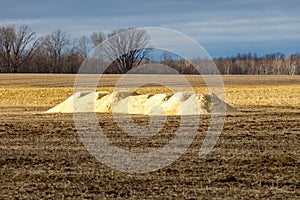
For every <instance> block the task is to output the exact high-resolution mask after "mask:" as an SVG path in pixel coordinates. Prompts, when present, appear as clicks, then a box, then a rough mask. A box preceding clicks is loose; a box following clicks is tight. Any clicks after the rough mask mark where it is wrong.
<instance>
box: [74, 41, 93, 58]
mask: <svg viewBox="0 0 300 200" xmlns="http://www.w3.org/2000/svg"><path fill="white" fill-rule="evenodd" d="M89 44H90V39H89V38H88V37H86V36H82V37H81V38H80V39H79V40H78V45H77V46H78V50H79V53H81V54H82V55H83V56H84V57H85V58H86V57H87V55H88V48H89Z"/></svg>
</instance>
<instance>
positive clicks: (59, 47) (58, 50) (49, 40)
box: [43, 29, 70, 71]
mask: <svg viewBox="0 0 300 200" xmlns="http://www.w3.org/2000/svg"><path fill="white" fill-rule="evenodd" d="M43 45H44V47H45V48H46V49H47V51H48V54H49V56H50V58H51V60H52V66H53V67H56V68H57V67H58V66H59V65H61V63H62V55H63V53H64V51H66V50H67V47H68V45H70V39H69V35H68V34H67V33H66V32H62V31H61V30H60V29H59V30H57V31H54V32H52V33H51V34H48V35H46V36H45V37H44V40H43ZM57 70H58V69H56V71H57ZM58 71H59V70H58Z"/></svg>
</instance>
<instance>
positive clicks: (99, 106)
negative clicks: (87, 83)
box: [46, 91, 237, 115]
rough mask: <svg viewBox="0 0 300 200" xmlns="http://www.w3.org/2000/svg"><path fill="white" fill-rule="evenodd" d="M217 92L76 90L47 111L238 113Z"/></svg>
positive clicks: (178, 113) (183, 113)
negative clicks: (157, 92)
mask: <svg viewBox="0 0 300 200" xmlns="http://www.w3.org/2000/svg"><path fill="white" fill-rule="evenodd" d="M236 111H237V109H235V108H234V107H232V106H230V105H228V104H227V103H225V102H224V101H222V100H221V99H219V98H218V97H217V96H216V95H215V94H213V93H211V94H197V93H192V92H177V93H175V94H154V95H149V94H136V93H132V92H128V91H114V92H112V93H109V92H77V93H75V94H74V95H73V96H71V97H69V98H68V99H67V100H65V101H64V102H62V103H60V104H59V105H57V106H55V107H54V108H51V109H50V110H48V111H47V112H46V113H73V112H99V113H123V114H141V115H199V114H206V113H224V112H236Z"/></svg>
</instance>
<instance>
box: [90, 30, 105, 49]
mask: <svg viewBox="0 0 300 200" xmlns="http://www.w3.org/2000/svg"><path fill="white" fill-rule="evenodd" d="M90 39H91V42H92V43H93V46H94V47H96V46H97V45H98V44H100V43H101V42H103V41H104V40H105V39H106V35H105V33H103V32H94V33H92V35H91V37H90Z"/></svg>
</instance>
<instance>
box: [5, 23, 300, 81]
mask: <svg viewBox="0 0 300 200" xmlns="http://www.w3.org/2000/svg"><path fill="white" fill-rule="evenodd" d="M106 39H107V41H106V44H107V45H106V46H105V53H106V54H107V56H108V57H110V59H111V60H113V62H112V63H111V64H110V66H109V68H108V69H107V70H106V71H105V73H126V72H128V71H129V70H131V69H132V68H135V67H137V66H138V65H140V64H143V63H151V62H153V63H159V64H164V65H167V66H169V67H172V68H174V69H175V70H177V71H178V72H179V73H184V74H197V71H196V70H195V68H194V67H193V66H192V64H191V63H190V62H188V61H186V60H183V59H180V58H178V57H176V56H175V57H174V56H172V54H169V53H168V52H162V51H160V54H161V55H157V54H158V53H157V52H158V51H152V50H153V49H151V48H147V44H148V41H149V37H148V35H147V33H146V32H145V31H143V30H140V29H134V28H129V29H118V30H113V31H111V32H110V33H109V34H105V33H103V32H94V33H92V34H91V35H89V36H82V37H80V38H76V39H73V38H71V36H70V34H68V33H67V32H64V31H62V30H56V31H53V32H51V33H49V34H46V35H44V36H42V37H38V36H37V34H36V33H35V32H34V31H33V30H31V28H30V27H29V26H27V25H23V26H20V27H15V26H12V25H9V26H4V27H0V72H1V73H77V71H78V69H79V68H80V65H81V63H82V62H83V61H84V59H85V58H86V57H87V56H88V54H89V52H90V51H91V50H92V49H93V48H94V47H96V46H97V45H98V44H100V43H101V42H103V41H104V40H106ZM153 52H155V55H153V54H154V53H153ZM153 57H156V59H153ZM157 58H158V59H157ZM200 62H202V64H203V62H205V61H203V60H200V59H194V60H193V63H195V64H199V63H200ZM214 62H215V63H216V65H217V67H218V69H219V71H220V73H221V74H278V75H279V74H289V75H295V74H300V54H293V55H284V54H282V53H274V54H269V55H264V56H257V55H256V54H255V53H247V54H240V53H239V54H236V55H235V56H231V57H226V58H215V59H214ZM153 73H157V72H155V70H154V72H153ZM161 73H164V72H161ZM205 73H207V74H211V73H214V71H209V70H208V71H207V72H205Z"/></svg>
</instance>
